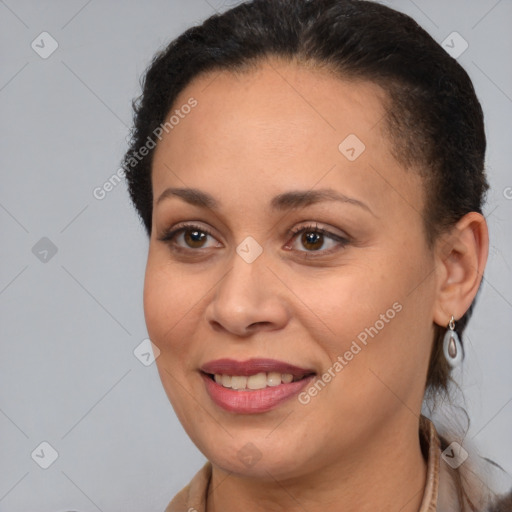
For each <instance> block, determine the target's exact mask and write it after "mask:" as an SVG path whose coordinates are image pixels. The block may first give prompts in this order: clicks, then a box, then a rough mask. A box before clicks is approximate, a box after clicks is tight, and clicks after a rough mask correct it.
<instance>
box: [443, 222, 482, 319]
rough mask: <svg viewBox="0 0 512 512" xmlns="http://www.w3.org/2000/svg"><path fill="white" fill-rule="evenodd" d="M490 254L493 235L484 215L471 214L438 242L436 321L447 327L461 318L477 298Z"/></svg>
mask: <svg viewBox="0 0 512 512" xmlns="http://www.w3.org/2000/svg"><path fill="white" fill-rule="evenodd" d="M488 252H489V232H488V229H487V222H486V221H485V218H484V217H483V215H481V214H480V213H477V212H470V213H467V214H466V215H464V217H462V218H461V219H460V220H459V221H458V222H457V224H456V225H455V226H454V227H453V228H452V229H451V230H450V231H449V232H447V233H446V234H444V235H443V236H440V237H439V239H438V240H437V242H436V247H435V259H436V275H437V297H436V300H435V303H434V322H435V323H436V324H438V325H441V326H443V327H446V326H447V325H448V322H449V321H450V318H451V316H452V315H453V316H454V318H455V320H458V319H459V318H461V317H462V316H463V315H464V313H466V311H467V310H468V309H469V307H470V306H471V303H472V302H473V299H474V298H475V296H476V293H477V291H478V287H479V286H480V282H481V280H482V277H483V273H484V269H485V264H486V263H487V255H488Z"/></svg>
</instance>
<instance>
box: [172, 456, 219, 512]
mask: <svg viewBox="0 0 512 512" xmlns="http://www.w3.org/2000/svg"><path fill="white" fill-rule="evenodd" d="M211 475H212V465H211V463H210V462H206V463H205V464H204V466H203V467H202V468H201V469H200V470H199V471H198V472H197V473H196V474H195V476H194V477H193V478H192V480H191V481H190V483H189V484H187V485H186V486H185V487H184V488H183V489H182V490H181V491H180V492H179V493H178V494H176V496H174V498H173V499H172V500H171V502H170V503H169V505H167V508H166V509H165V512H205V508H206V494H207V492H208V486H209V484H210V478H211Z"/></svg>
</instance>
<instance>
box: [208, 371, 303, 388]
mask: <svg viewBox="0 0 512 512" xmlns="http://www.w3.org/2000/svg"><path fill="white" fill-rule="evenodd" d="M214 378H215V382H216V383H217V384H220V385H221V386H224V387H225V388H232V389H236V390H241V389H264V388H266V387H267V386H271V387H274V386H279V385H280V384H282V383H284V384H288V383H290V382H292V381H293V380H294V378H293V375H292V374H291V373H278V372H269V373H264V372H261V373H257V374H256V375H251V376H250V377H245V376H240V375H224V374H222V375H220V374H218V373H216V374H215V376H214ZM295 380H299V378H297V379H295Z"/></svg>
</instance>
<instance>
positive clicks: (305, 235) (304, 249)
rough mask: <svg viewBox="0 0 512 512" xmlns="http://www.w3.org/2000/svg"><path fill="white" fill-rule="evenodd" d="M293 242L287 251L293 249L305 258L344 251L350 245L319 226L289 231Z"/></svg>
mask: <svg viewBox="0 0 512 512" xmlns="http://www.w3.org/2000/svg"><path fill="white" fill-rule="evenodd" d="M288 234H289V235H290V236H291V237H292V241H291V242H290V243H288V244H287V245H286V247H285V248H286V249H292V250H294V251H296V252H298V253H302V255H303V256H307V255H308V254H309V253H317V255H318V256H322V255H326V254H330V253H332V252H335V251H338V250H340V249H343V248H344V247H345V246H347V245H348V244H349V242H350V241H349V239H348V238H345V237H342V236H340V235H337V234H335V233H331V232H330V231H328V230H327V229H324V228H322V227H320V226H318V224H315V225H308V226H303V227H299V228H296V229H293V230H290V231H288Z"/></svg>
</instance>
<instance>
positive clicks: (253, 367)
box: [200, 359, 316, 414]
mask: <svg viewBox="0 0 512 512" xmlns="http://www.w3.org/2000/svg"><path fill="white" fill-rule="evenodd" d="M200 374H201V376H202V377H203V380H204V382H205V386H206V391H207V393H208V395H209V396H210V398H211V400H212V401H213V402H214V403H215V404H216V405H218V406H219V407H221V408H222V409H224V410H227V411H229V412H235V413H239V414H249V413H259V412H266V411H269V410H271V409H274V408H275V407H277V406H279V405H280V404H282V403H283V402H284V401H286V400H288V399H289V398H291V397H292V396H294V395H296V394H297V393H299V392H300V391H301V390H302V389H303V388H304V387H305V386H306V385H307V383H308V382H311V380H312V379H313V378H314V377H315V375H316V372H315V371H314V370H311V369H307V368H300V367H298V366H295V365H291V364H289V363H285V362H282V361H276V360H272V359H250V360H248V361H235V360H232V359H219V360H216V361H211V362H209V363H206V364H205V365H203V366H202V367H201V369H200Z"/></svg>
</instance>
